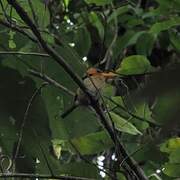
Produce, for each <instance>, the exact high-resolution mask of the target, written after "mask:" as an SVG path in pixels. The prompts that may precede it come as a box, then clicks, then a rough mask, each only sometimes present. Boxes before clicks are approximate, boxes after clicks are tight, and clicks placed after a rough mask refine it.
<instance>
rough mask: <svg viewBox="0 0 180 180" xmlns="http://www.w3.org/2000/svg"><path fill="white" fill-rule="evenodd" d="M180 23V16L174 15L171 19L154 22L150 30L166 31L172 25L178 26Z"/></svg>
mask: <svg viewBox="0 0 180 180" xmlns="http://www.w3.org/2000/svg"><path fill="white" fill-rule="evenodd" d="M179 25H180V18H179V17H173V18H171V19H169V20H165V21H162V22H157V23H155V24H153V25H152V26H151V28H150V30H149V32H150V33H153V34H159V33H160V32H161V31H166V30H168V29H170V28H172V27H176V26H179Z"/></svg>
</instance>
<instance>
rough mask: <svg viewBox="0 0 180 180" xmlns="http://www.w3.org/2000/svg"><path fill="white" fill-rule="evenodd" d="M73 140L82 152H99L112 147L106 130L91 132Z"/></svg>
mask: <svg viewBox="0 0 180 180" xmlns="http://www.w3.org/2000/svg"><path fill="white" fill-rule="evenodd" d="M71 142H72V143H73V145H74V146H75V147H76V149H77V150H78V151H79V152H80V153H81V154H84V155H85V154H86V155H88V154H97V153H100V152H102V151H104V150H105V149H109V148H110V147H112V145H113V144H112V141H111V139H110V137H109V136H108V135H107V133H106V132H104V131H101V132H96V133H91V134H88V135H86V136H82V137H80V138H75V139H72V140H71Z"/></svg>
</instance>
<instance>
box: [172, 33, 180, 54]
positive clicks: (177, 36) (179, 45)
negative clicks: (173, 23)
mask: <svg viewBox="0 0 180 180" xmlns="http://www.w3.org/2000/svg"><path fill="white" fill-rule="evenodd" d="M170 41H171V44H172V45H173V47H174V48H175V49H177V51H179V52H180V33H175V32H171V33H170Z"/></svg>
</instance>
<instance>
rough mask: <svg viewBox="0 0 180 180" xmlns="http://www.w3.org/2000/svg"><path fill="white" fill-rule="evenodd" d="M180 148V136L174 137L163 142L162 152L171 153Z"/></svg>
mask: <svg viewBox="0 0 180 180" xmlns="http://www.w3.org/2000/svg"><path fill="white" fill-rule="evenodd" d="M179 148H180V138H178V137H177V138H172V139H169V140H167V141H166V142H165V143H163V144H161V146H160V150H161V151H162V152H166V153H171V152H173V151H175V150H176V149H179Z"/></svg>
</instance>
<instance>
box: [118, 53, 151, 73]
mask: <svg viewBox="0 0 180 180" xmlns="http://www.w3.org/2000/svg"><path fill="white" fill-rule="evenodd" d="M151 68H152V67H151V64H150V62H149V60H148V59H147V58H146V57H145V56H142V55H132V56H128V57H126V58H124V59H123V60H122V62H121V64H120V67H119V68H118V69H117V70H116V72H117V73H119V74H122V75H135V74H144V73H147V72H149V71H150V70H151Z"/></svg>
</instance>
